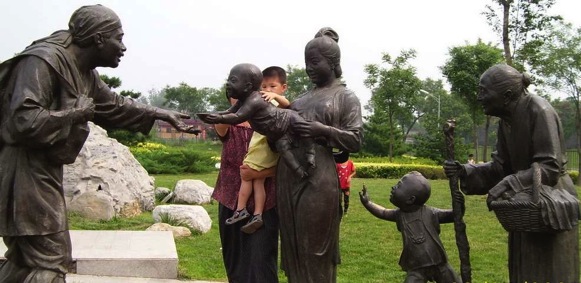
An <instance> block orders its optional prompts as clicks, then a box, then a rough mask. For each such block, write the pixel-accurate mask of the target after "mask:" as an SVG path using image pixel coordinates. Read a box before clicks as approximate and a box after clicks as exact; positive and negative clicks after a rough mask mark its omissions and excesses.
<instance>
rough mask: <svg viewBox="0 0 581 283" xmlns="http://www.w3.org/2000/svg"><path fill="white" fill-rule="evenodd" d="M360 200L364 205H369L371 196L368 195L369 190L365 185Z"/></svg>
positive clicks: (360, 193)
mask: <svg viewBox="0 0 581 283" xmlns="http://www.w3.org/2000/svg"><path fill="white" fill-rule="evenodd" d="M359 200H360V201H361V203H362V204H364V205H365V204H368V203H369V195H367V188H366V187H365V185H363V189H362V190H361V192H359Z"/></svg>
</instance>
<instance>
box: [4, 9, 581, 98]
mask: <svg viewBox="0 0 581 283" xmlns="http://www.w3.org/2000/svg"><path fill="white" fill-rule="evenodd" d="M488 3H492V1H491V0H440V1H434V0H406V1H377V0H358V1H336V0H334V1H327V0H324V1H320V0H311V1H306V0H294V1H274V0H270V1H264V0H256V1H255V0H246V1H239V0H223V1H192V0H165V1H164V0H140V1H137V0H135V1H131V0H101V1H100V2H93V1H84V0H69V1H41V0H36V1H33V0H18V1H1V2H0V11H3V13H2V16H1V17H0V26H1V27H2V28H1V29H0V36H1V38H2V44H1V45H0V61H3V60H6V59H8V58H9V57H11V56H12V55H13V54H14V53H17V52H20V51H21V50H22V49H23V48H24V47H26V46H27V45H28V44H30V43H31V42H32V41H33V40H35V39H38V38H41V37H44V36H47V35H49V34H50V33H52V32H53V31H56V30H59V29H66V28H67V24H68V20H69V18H70V15H71V14H72V13H73V11H74V10H76V9H77V8H78V7H80V6H82V5H88V4H103V5H105V6H107V7H109V8H111V9H113V10H114V11H115V12H117V14H118V15H119V16H120V18H121V21H122V24H123V29H124V31H125V38H124V41H125V44H126V46H127V48H128V50H127V52H126V53H125V56H124V57H123V58H122V59H121V64H120V66H119V67H118V68H117V69H107V68H101V69H99V72H100V73H101V74H107V75H110V76H118V77H120V78H121V80H122V82H123V84H122V86H121V88H120V89H119V90H135V91H140V92H142V93H143V94H147V93H148V91H149V90H150V89H152V88H155V89H162V88H163V87H165V86H166V85H170V86H176V85H177V84H178V83H180V82H185V83H187V84H189V85H190V86H194V87H214V88H218V87H220V86H221V84H222V83H223V81H224V80H225V78H226V76H227V74H228V72H229V70H230V68H231V67H232V66H234V65H235V64H238V63H242V62H248V63H253V64H255V65H257V66H258V67H259V68H266V67H268V66H271V65H279V66H282V67H285V66H286V65H288V64H291V65H296V66H299V67H304V57H303V52H304V47H305V44H306V43H307V42H308V41H309V40H310V39H311V38H312V37H313V36H314V34H315V32H316V31H317V30H318V29H319V28H321V27H324V26H330V27H332V28H334V29H335V30H336V31H337V32H338V33H339V36H340V40H339V46H340V47H341V52H342V61H341V65H342V68H343V77H344V80H345V81H346V82H347V86H348V87H349V88H351V89H353V90H354V91H355V92H356V93H357V95H358V96H359V97H360V99H361V102H362V104H363V105H365V104H367V101H368V100H369V98H370V96H371V93H370V91H369V90H368V89H366V88H365V86H364V85H363V80H364V79H365V77H366V75H365V72H364V70H363V67H364V65H365V64H370V63H380V60H381V55H382V52H388V53H390V54H391V55H392V56H395V55H397V54H399V52H400V51H401V50H402V49H409V48H414V49H415V50H416V51H417V53H418V57H417V58H416V59H415V60H414V61H412V64H413V65H414V66H415V67H416V68H417V71H418V75H419V77H420V78H422V79H424V78H427V77H430V78H433V79H444V78H443V77H442V75H441V73H440V71H439V68H438V67H439V66H441V65H443V64H444V62H445V59H446V56H447V52H448V48H450V47H453V46H458V45H464V44H465V43H466V42H469V43H475V42H476V40H477V39H478V38H482V39H483V40H484V41H485V42H493V43H499V42H500V40H499V39H498V37H497V36H496V35H495V34H494V33H493V32H492V31H491V28H490V27H489V26H488V25H487V24H486V21H485V18H484V16H482V15H481V12H482V11H484V6H485V5H486V4H488ZM579 11H581V1H579V0H557V4H556V5H555V7H554V8H553V9H552V10H551V12H552V13H553V14H559V15H562V16H563V17H564V18H565V20H567V21H569V22H572V23H573V24H575V25H576V26H579V25H581V19H580V18H581V17H579V16H578V12H579ZM499 46H500V45H499Z"/></svg>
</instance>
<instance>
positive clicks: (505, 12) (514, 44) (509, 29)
mask: <svg viewBox="0 0 581 283" xmlns="http://www.w3.org/2000/svg"><path fill="white" fill-rule="evenodd" d="M492 2H493V3H494V4H496V5H495V6H492V5H486V10H485V11H484V12H483V13H482V14H483V15H484V16H485V17H486V20H487V22H488V24H489V25H490V26H491V27H492V29H493V30H494V31H495V32H496V33H498V34H499V35H500V36H501V39H502V45H503V49H504V59H505V61H506V63H507V64H509V65H511V66H515V67H517V68H518V69H521V70H522V69H523V66H526V65H527V64H528V61H529V60H530V58H531V57H535V50H536V48H537V47H538V46H539V45H541V44H542V43H543V42H545V41H546V39H547V34H546V33H544V32H543V30H547V29H550V27H551V26H552V24H553V23H555V22H557V21H560V20H561V17H560V16H550V15H547V11H548V9H549V8H551V7H552V6H553V5H554V4H555V2H556V0H534V1H531V0H516V1H515V0H492ZM501 15H502V17H501ZM515 59H516V61H517V62H513V60H515Z"/></svg>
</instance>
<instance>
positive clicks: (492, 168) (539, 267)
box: [444, 64, 579, 282]
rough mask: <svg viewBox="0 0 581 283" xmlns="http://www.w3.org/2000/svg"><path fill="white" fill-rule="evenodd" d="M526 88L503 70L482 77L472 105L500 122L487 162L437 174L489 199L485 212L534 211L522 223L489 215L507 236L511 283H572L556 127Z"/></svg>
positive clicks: (574, 270)
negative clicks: (505, 207)
mask: <svg viewBox="0 0 581 283" xmlns="http://www.w3.org/2000/svg"><path fill="white" fill-rule="evenodd" d="M529 84H530V78H529V77H528V75H526V74H521V73H520V72H518V71H517V70H516V69H514V68H513V67H510V66H508V65H504V64H500V65H495V66H493V67H491V68H489V69H488V70H487V71H486V72H484V74H483V75H482V77H481V78H480V85H479V93H478V101H479V102H480V103H481V104H482V106H483V108H484V113H485V114H486V115H492V116H496V117H499V118H500V122H499V125H498V141H497V145H496V151H495V152H494V153H493V154H492V161H490V162H488V163H484V164H464V165H461V164H460V163H458V162H453V161H448V162H446V163H445V164H444V170H445V172H446V174H447V175H448V176H454V175H457V176H458V177H459V178H460V183H461V189H462V190H463V191H464V192H465V193H467V194H480V195H482V194H488V200H487V203H488V204H489V207H490V208H492V209H499V208H500V207H499V206H498V205H497V204H499V203H501V202H503V203H504V204H506V205H508V211H507V212H511V210H514V211H515V212H516V211H517V210H521V212H522V209H524V208H523V207H533V208H535V209H536V210H530V211H531V212H530V213H529V212H528V211H527V212H526V213H524V214H525V216H530V215H531V214H532V213H533V212H534V213H536V216H535V217H532V218H529V220H526V218H523V217H521V216H518V214H517V213H514V216H509V217H508V218H506V219H505V218H501V214H499V212H500V211H496V210H495V212H496V214H497V217H498V218H499V220H501V223H502V224H503V226H504V227H505V228H506V229H507V230H508V232H509V239H508V247H509V249H508V250H509V263H508V269H509V277H510V278H509V281H510V282H579V228H578V219H579V204H578V200H577V194H576V191H575V187H574V185H573V183H572V181H571V178H570V177H569V176H568V174H567V172H566V168H565V165H566V164H567V160H566V155H565V147H564V144H563V132H562V127H561V123H560V121H559V117H558V116H557V113H556V112H555V110H554V109H553V107H551V105H550V104H549V103H548V102H547V101H546V100H545V99H543V98H542V97H540V96H537V95H534V94H530V93H529V92H528V91H527V87H528V86H529ZM539 194H540V196H541V198H540V199H537V200H535V195H539ZM511 205H512V206H511ZM521 214H523V213H521ZM535 218H536V219H535ZM503 219H505V220H504V221H505V222H503ZM530 219H533V220H538V221H537V222H534V221H530ZM524 220H526V221H524ZM519 221H520V222H519ZM527 221H528V222H527ZM516 222H519V223H516ZM539 223H540V224H542V225H543V227H533V226H537V225H538V224H539ZM516 224H519V225H516ZM527 225H528V227H527Z"/></svg>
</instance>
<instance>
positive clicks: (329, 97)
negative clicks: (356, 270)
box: [276, 28, 362, 283]
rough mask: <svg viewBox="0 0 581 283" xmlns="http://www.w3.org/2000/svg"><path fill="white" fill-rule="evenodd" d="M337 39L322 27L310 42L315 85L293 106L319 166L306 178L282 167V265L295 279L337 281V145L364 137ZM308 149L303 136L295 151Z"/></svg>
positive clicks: (308, 59)
mask: <svg viewBox="0 0 581 283" xmlns="http://www.w3.org/2000/svg"><path fill="white" fill-rule="evenodd" d="M337 41H338V35H337V33H336V32H335V31H334V30H332V29H330V28H323V29H321V30H320V31H319V32H318V33H317V35H316V36H315V38H314V39H312V40H311V41H310V42H309V43H308V44H307V45H306V47H305V63H306V71H307V74H308V76H309V78H310V79H311V81H312V82H313V83H314V84H315V87H314V88H313V89H312V90H310V91H308V92H306V93H305V94H303V95H302V96H300V97H299V98H298V99H297V100H295V101H293V103H292V104H291V107H290V108H291V109H293V110H295V111H298V112H299V114H300V115H301V116H302V117H303V118H305V120H306V121H301V122H297V123H295V124H293V125H291V127H292V131H293V132H295V133H297V134H299V135H301V136H302V137H308V138H314V139H315V141H316V145H315V155H316V157H315V160H317V163H316V168H314V169H313V171H312V173H310V174H309V176H308V177H306V178H296V175H295V171H294V170H293V168H289V167H288V166H287V164H286V162H280V163H279V165H278V168H277V174H276V179H277V207H278V213H279V218H280V222H281V223H282V225H281V226H280V232H281V253H282V268H283V269H284V270H285V272H286V275H287V277H288V279H289V282H291V283H292V282H301V283H303V282H317V283H319V282H336V265H337V263H339V223H340V217H341V211H340V205H339V198H340V194H341V192H340V190H339V189H338V188H339V184H338V177H337V172H336V165H335V161H334V159H333V151H332V149H333V148H337V149H339V150H343V151H348V152H356V151H358V150H359V148H360V146H361V142H362V119H361V105H360V102H359V99H358V98H357V96H356V95H355V93H353V92H352V91H350V90H348V89H347V88H346V87H345V85H344V84H342V83H341V81H340V77H341V74H342V71H341V66H340V57H341V55H340V54H341V53H340V50H339V46H338V44H337ZM307 148H308V146H305V145H304V144H303V142H302V141H300V140H299V141H298V145H297V146H296V147H293V148H291V151H293V154H294V155H295V156H296V157H297V158H299V159H300V158H303V159H304V158H305V157H304V156H305V152H306V150H307ZM304 162H305V160H302V161H301V163H304Z"/></svg>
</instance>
